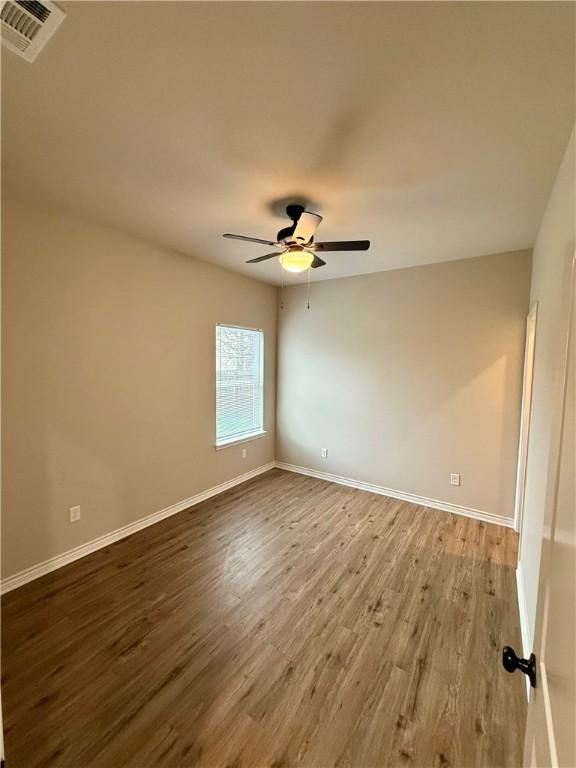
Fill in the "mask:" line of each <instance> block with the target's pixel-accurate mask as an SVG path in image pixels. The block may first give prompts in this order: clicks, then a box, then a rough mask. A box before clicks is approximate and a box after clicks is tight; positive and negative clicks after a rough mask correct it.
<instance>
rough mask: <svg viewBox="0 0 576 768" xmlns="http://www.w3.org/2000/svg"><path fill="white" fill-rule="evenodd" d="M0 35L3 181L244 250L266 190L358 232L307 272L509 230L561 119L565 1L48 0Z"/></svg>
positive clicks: (225, 254) (470, 250) (270, 225)
mask: <svg viewBox="0 0 576 768" xmlns="http://www.w3.org/2000/svg"><path fill="white" fill-rule="evenodd" d="M61 6H62V7H63V8H64V9H65V11H66V13H67V14H68V16H67V18H66V20H65V22H64V24H63V25H62V26H61V27H60V29H59V30H58V32H57V33H56V35H55V37H54V38H53V39H52V40H51V41H50V42H49V44H48V46H47V48H46V49H45V50H44V51H43V52H42V53H41V54H40V56H39V58H38V59H37V60H36V62H35V63H33V64H29V63H27V62H25V61H23V60H21V59H18V58H16V57H15V56H14V55H13V54H11V53H10V52H7V51H6V50H3V56H2V61H3V86H4V87H3V93H4V97H3V99H4V103H3V107H4V108H3V131H4V132H3V165H4V182H5V183H6V184H7V185H9V186H10V187H13V188H15V189H16V191H17V192H18V193H19V194H21V195H34V196H36V197H43V198H49V199H50V200H51V201H53V202H59V203H62V204H64V205H65V206H67V207H70V208H73V209H76V210H78V211H80V212H84V213H89V214H90V215H92V216H93V217H96V218H97V219H99V220H101V221H105V222H109V223H111V224H113V225H115V226H118V227H120V228H122V229H124V230H126V231H129V232H133V233H135V234H138V235H141V236H143V237H145V238H148V239H151V240H153V241H155V242H158V243H161V244H163V245H166V246H168V247H171V248H174V249H177V250H179V251H182V252H184V253H188V254H190V255H193V256H196V257H198V258H201V259H204V260H207V261H211V262H214V263H217V264H221V265H223V266H226V267H229V268H231V269H234V270H238V271H239V272H244V273H246V274H249V275H252V276H255V277H258V278H260V279H263V280H268V281H270V282H278V280H279V277H280V267H279V265H278V264H277V262H276V260H272V261H269V262H266V263H263V264H258V265H245V264H244V261H245V259H249V258H252V257H254V256H258V255H261V254H263V253H266V252H267V250H270V249H266V246H259V245H250V244H245V243H240V242H235V241H231V240H224V239H222V237H221V234H222V233H223V232H238V233H242V234H247V235H255V236H258V237H264V238H266V239H274V236H275V233H276V232H277V230H278V229H279V228H280V227H281V226H283V225H284V224H285V223H287V222H284V221H283V220H282V219H281V218H279V216H278V215H277V213H274V210H277V209H278V207H279V204H278V202H277V201H279V200H282V199H286V198H288V199H290V198H291V197H294V198H297V197H304V198H305V199H308V200H310V201H311V203H312V204H311V206H310V208H311V210H316V211H318V212H319V213H322V215H323V216H324V222H323V223H322V225H321V229H320V230H319V233H318V237H317V239H319V240H335V239H356V238H369V239H370V240H371V241H372V247H371V249H370V251H368V252H367V253H334V254H330V255H329V257H328V258H327V260H328V266H327V267H324V268H322V269H321V270H315V271H314V274H313V278H314V279H326V278H331V277H339V276H343V275H351V274H359V273H364V272H374V271H379V270H383V269H393V268H397V267H403V266H412V265H415V264H425V263H430V262H435V261H446V260H449V259H457V258H464V257H470V256H477V255H481V254H485V253H494V252H502V251H508V250H513V249H517V248H524V247H529V246H531V245H532V243H533V241H534V236H535V234H536V231H537V227H538V223H539V221H540V218H541V215H542V213H543V209H544V206H545V203H546V200H547V197H548V194H549V192H550V189H551V186H552V182H553V179H554V177H555V174H556V171H557V168H558V166H559V164H560V160H561V156H562V153H563V150H564V147H565V145H566V143H567V141H568V138H569V134H570V130H571V127H572V125H573V122H574V13H575V9H576V6H575V5H574V4H573V3H555V2H526V3H524V2H501V3H499V2H496V3H490V2H485V3H466V2H463V3H450V2H424V3H419V2H399V3H396V2H385V3H378V2H366V3H362V2H319V3H315V2H292V3H284V2H248V3H244V2H231V3H223V2H207V3H194V2H64V3H61Z"/></svg>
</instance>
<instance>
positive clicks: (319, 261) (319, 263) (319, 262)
mask: <svg viewBox="0 0 576 768" xmlns="http://www.w3.org/2000/svg"><path fill="white" fill-rule="evenodd" d="M324 264H326V262H325V261H323V260H322V259H321V258H320V256H314V261H313V262H312V264H310V266H311V267H312V269H317V268H318V267H323V266H324Z"/></svg>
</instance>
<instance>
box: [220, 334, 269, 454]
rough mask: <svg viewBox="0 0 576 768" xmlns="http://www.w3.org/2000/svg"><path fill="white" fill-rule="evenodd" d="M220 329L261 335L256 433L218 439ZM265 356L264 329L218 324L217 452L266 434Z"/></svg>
mask: <svg viewBox="0 0 576 768" xmlns="http://www.w3.org/2000/svg"><path fill="white" fill-rule="evenodd" d="M218 328H236V329H238V330H240V331H255V332H257V333H259V334H260V375H259V381H260V386H261V388H262V396H261V398H260V427H259V428H258V429H256V430H254V432H250V433H246V434H245V435H243V436H239V437H234V436H233V437H228V438H221V439H220V440H219V439H218V381H217V377H218V367H217V366H218ZM264 354H265V337H264V329H263V328H254V327H252V326H249V325H238V324H237V323H216V327H215V329H214V448H215V449H216V450H217V451H221V450H223V449H224V448H230V447H231V446H233V445H238V444H240V443H247V442H249V441H251V440H257V439H258V438H260V437H262V436H263V435H265V434H266V424H265V413H266V410H265V407H264V400H265V386H264Z"/></svg>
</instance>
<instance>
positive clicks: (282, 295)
mask: <svg viewBox="0 0 576 768" xmlns="http://www.w3.org/2000/svg"><path fill="white" fill-rule="evenodd" d="M280 270H281V272H282V283H281V285H280V311H282V310H283V309H284V267H283V266H282V264H280Z"/></svg>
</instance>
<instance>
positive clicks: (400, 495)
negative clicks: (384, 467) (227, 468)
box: [276, 461, 514, 528]
mask: <svg viewBox="0 0 576 768" xmlns="http://www.w3.org/2000/svg"><path fill="white" fill-rule="evenodd" d="M276 466H277V467H278V469H286V470H288V471H289V472H298V473H299V474H301V475H309V476H310V477H317V478H319V479H320V480H329V481H330V482H332V483H340V485H348V486H350V488H358V489H360V490H361V491H369V492H370V493H379V494H380V495H381V496H391V497H392V498H393V499H401V500H402V501H411V502H412V503H413V504H419V505H420V506H423V507H431V508H432V509H440V510H442V511H443V512H452V513H453V514H455V515H464V516H465V517H473V518H474V519H475V520H482V521H483V522H485V523H494V524H495V525H504V526H506V527H507V528H513V527H514V520H513V518H510V517H500V516H499V515H493V514H492V513H491V512H483V511H482V510H480V509H473V508H472V507H462V506H459V505H458V504H451V503H450V502H448V501H438V500H437V499H428V498H426V497H425V496H416V494H414V493H407V492H406V491H395V490H394V489H393V488H385V487H384V486H382V485H374V484H373V483H363V482H360V481H359V480H352V479H351V478H349V477H341V476H340V475H331V474H330V473H329V472H319V471H318V470H316V469H308V468H307V467H297V466H296V465H295V464H285V463H284V462H283V461H277V462H276Z"/></svg>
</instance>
